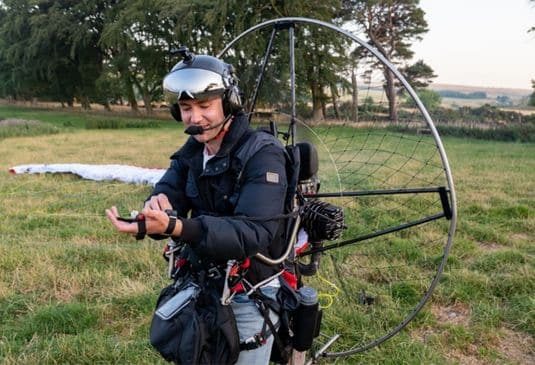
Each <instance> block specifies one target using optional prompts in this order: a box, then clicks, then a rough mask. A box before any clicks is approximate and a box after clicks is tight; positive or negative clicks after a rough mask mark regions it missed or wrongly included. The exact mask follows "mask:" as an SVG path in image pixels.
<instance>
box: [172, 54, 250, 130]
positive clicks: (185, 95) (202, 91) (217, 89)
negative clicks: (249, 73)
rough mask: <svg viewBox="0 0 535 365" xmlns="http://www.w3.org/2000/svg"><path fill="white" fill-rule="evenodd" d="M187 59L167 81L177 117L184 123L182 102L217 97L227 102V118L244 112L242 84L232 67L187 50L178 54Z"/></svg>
mask: <svg viewBox="0 0 535 365" xmlns="http://www.w3.org/2000/svg"><path fill="white" fill-rule="evenodd" d="M178 53H180V54H181V55H182V56H183V57H184V59H183V60H182V61H180V62H179V63H177V64H176V65H175V66H174V67H173V68H172V69H171V71H170V72H169V73H168V74H167V75H166V76H165V78H164V79H163V91H164V96H165V100H166V102H167V103H168V104H169V106H170V108H171V114H172V115H173V117H174V118H175V119H176V120H178V121H180V120H181V117H180V110H179V109H178V104H177V102H178V100H182V99H198V100H203V99H206V98H210V97H213V96H221V97H222V98H223V110H224V113H225V115H229V114H234V113H235V112H237V111H238V110H241V109H242V103H241V98H240V90H239V89H238V80H237V79H236V77H235V76H234V69H233V67H232V65H230V64H228V63H225V62H223V61H222V60H220V59H219V58H216V57H212V56H207V55H194V54H192V53H191V52H189V51H188V49H187V48H186V47H181V48H180V49H179V50H178Z"/></svg>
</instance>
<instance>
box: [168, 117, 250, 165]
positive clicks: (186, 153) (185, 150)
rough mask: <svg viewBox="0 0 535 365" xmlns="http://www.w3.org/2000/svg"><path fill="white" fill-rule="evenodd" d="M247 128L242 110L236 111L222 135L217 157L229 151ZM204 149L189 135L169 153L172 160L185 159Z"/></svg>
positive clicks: (246, 120)
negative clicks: (184, 141) (227, 128)
mask: <svg viewBox="0 0 535 365" xmlns="http://www.w3.org/2000/svg"><path fill="white" fill-rule="evenodd" d="M248 129H249V120H248V118H247V116H246V115H245V114H244V113H243V112H238V113H237V114H236V115H235V117H234V120H233V121H232V124H231V125H230V128H229V131H228V132H227V133H226V134H225V136H224V137H223V142H222V143H221V148H220V149H219V151H218V152H217V154H216V156H217V157H223V156H226V155H228V154H229V153H230V151H231V150H232V149H234V147H235V146H236V144H237V143H238V141H239V140H240V138H241V137H242V136H243V135H244V134H245V133H246V132H247V130H248ZM203 149H204V143H200V142H198V141H197V140H196V139H195V138H193V136H191V137H189V138H188V140H187V141H186V143H185V144H184V145H183V146H182V148H180V149H179V150H178V151H176V152H175V153H174V154H173V155H171V159H172V160H176V159H178V158H179V157H184V158H185V159H187V160H190V159H192V158H193V157H194V156H195V155H197V154H199V153H200V154H202V151H203Z"/></svg>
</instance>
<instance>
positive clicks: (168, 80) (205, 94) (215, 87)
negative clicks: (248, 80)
mask: <svg viewBox="0 0 535 365" xmlns="http://www.w3.org/2000/svg"><path fill="white" fill-rule="evenodd" d="M163 91H164V96H165V100H166V102H167V103H169V104H174V103H176V102H177V101H178V100H180V99H183V98H188V99H199V100H204V99H210V98H212V97H214V96H220V95H223V93H224V92H225V85H224V84H223V78H222V77H221V75H219V74H218V73H216V72H213V71H209V70H203V69H200V68H183V69H179V70H177V71H173V72H171V73H169V74H168V75H167V76H165V78H164V79H163Z"/></svg>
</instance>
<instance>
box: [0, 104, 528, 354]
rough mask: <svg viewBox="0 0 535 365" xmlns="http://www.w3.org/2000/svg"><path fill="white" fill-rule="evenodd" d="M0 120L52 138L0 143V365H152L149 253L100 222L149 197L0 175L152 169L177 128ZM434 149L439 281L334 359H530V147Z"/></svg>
mask: <svg viewBox="0 0 535 365" xmlns="http://www.w3.org/2000/svg"><path fill="white" fill-rule="evenodd" d="M0 117H4V118H7V117H10V118H11V117H18V118H24V119H36V120H42V121H45V122H47V124H50V125H53V126H54V127H55V128H57V130H56V131H54V132H53V133H52V134H48V133H49V131H48V130H46V131H44V132H43V133H45V135H39V136H32V137H9V136H7V137H6V138H4V139H0V156H1V157H0V197H1V200H2V207H3V210H2V213H1V215H2V225H1V226H0V227H1V228H0V233H1V237H2V238H1V242H0V318H1V319H2V320H1V321H0V362H2V363H7V364H10V363H86V364H93V363H124V364H126V363H130V364H134V363H143V364H154V363H164V362H163V361H162V360H160V358H159V356H158V355H157V354H156V353H155V352H154V351H152V349H151V348H150V345H149V344H148V339H147V333H148V327H149V324H150V317H151V313H152V310H153V307H154V301H155V299H156V296H157V294H158V292H159V290H160V289H161V288H162V287H163V286H164V285H166V283H167V281H166V279H165V277H164V276H165V263H164V261H163V259H162V258H161V248H162V243H161V242H155V241H151V240H146V241H144V242H136V241H135V240H134V239H130V238H128V237H124V236H120V235H118V234H116V233H114V231H113V230H112V229H111V228H110V225H109V224H108V223H107V221H106V220H105V219H104V214H103V213H104V209H105V208H107V207H109V206H111V205H113V204H117V205H118V207H119V210H120V211H121V212H123V213H126V212H127V211H129V210H130V209H134V208H138V207H139V206H140V202H141V201H142V200H143V199H144V198H145V197H146V195H147V194H148V193H149V191H150V188H149V187H147V186H135V185H126V184H121V183H115V182H105V183H98V182H92V181H84V180H80V179H78V178H76V177H74V176H68V175H44V176H38V175H20V176H13V175H9V174H8V173H7V170H8V168H9V167H11V166H13V165H18V164H26V163H63V162H80V163H123V164H132V165H138V166H146V167H166V166H167V164H168V156H169V155H170V154H171V153H172V152H174V151H175V150H176V148H177V147H178V146H180V145H181V143H182V142H183V141H184V134H183V133H182V131H181V127H180V126H178V125H177V124H176V123H171V122H169V123H168V122H164V121H161V122H157V123H156V125H153V127H152V128H142V127H143V125H136V128H129V129H126V128H121V129H116V130H98V129H89V130H86V129H84V126H85V125H86V123H87V119H92V120H94V121H93V122H92V123H96V124H98V123H100V122H98V120H109V119H106V118H112V119H113V120H122V119H121V118H119V117H115V116H113V117H108V116H92V115H88V114H86V113H75V114H73V113H66V112H62V113H59V112H49V111H35V110H30V111H28V110H23V109H17V108H15V109H13V108H4V107H0ZM95 120H96V121H95ZM129 122H130V119H128V120H125V121H122V122H117V123H123V125H122V126H125V125H126V124H127V123H129ZM143 122H150V121H148V120H145V119H143V120H140V121H139V123H143ZM444 144H445V148H446V151H447V153H448V157H449V159H450V164H451V167H452V171H453V174H454V178H455V184H456V188H457V194H458V201H459V225H458V231H457V235H456V239H455V242H454V246H453V249H452V252H451V258H450V260H449V264H448V266H447V268H446V272H445V274H444V277H443V279H442V282H441V284H440V285H439V287H438V288H437V291H436V292H435V294H434V296H433V298H432V301H431V302H430V303H428V304H427V305H426V307H425V308H424V311H423V313H421V314H420V315H419V316H418V318H417V319H416V320H415V321H414V322H413V323H411V324H410V325H409V327H408V328H407V329H406V330H404V331H403V332H402V333H401V334H400V335H398V336H396V337H394V338H393V339H391V340H390V341H388V342H387V343H385V344H384V345H382V346H381V347H379V348H376V349H373V350H371V351H368V352H366V353H364V354H362V355H358V356H355V357H352V358H351V359H346V360H342V361H340V362H341V363H391V364H399V363H456V362H459V363H463V364H487V363H497V364H503V363H510V364H527V363H533V362H535V354H534V353H533V348H534V347H535V342H534V337H535V332H534V329H535V300H534V298H533V293H534V292H535V249H534V246H533V242H535V234H534V232H535V159H534V157H533V156H535V145H534V144H516V143H502V142H488V141H476V140H469V139H456V138H445V139H444ZM350 322H351V321H349V320H348V321H347V323H350Z"/></svg>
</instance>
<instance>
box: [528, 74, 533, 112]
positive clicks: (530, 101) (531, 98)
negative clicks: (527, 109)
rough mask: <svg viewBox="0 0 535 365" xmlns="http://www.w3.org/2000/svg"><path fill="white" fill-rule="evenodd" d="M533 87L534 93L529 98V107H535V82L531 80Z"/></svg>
mask: <svg viewBox="0 0 535 365" xmlns="http://www.w3.org/2000/svg"><path fill="white" fill-rule="evenodd" d="M531 87H532V88H533V93H531V95H530V97H529V102H528V105H531V106H535V80H531Z"/></svg>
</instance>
